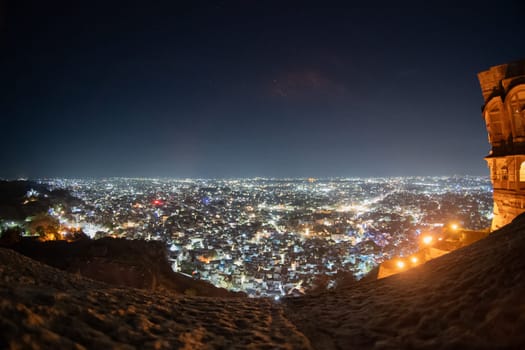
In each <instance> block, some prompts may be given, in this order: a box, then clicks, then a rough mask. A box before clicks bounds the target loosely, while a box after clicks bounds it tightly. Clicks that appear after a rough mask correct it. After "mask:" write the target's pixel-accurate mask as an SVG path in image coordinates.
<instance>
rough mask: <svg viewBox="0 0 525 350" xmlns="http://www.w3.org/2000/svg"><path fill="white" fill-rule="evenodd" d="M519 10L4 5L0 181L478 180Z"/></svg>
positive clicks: (520, 32) (516, 53)
mask: <svg viewBox="0 0 525 350" xmlns="http://www.w3.org/2000/svg"><path fill="white" fill-rule="evenodd" d="M522 2H523V1H515V2H504V1H501V2H492V3H491V4H490V5H488V4H489V2H486V5H484V4H483V3H484V2H483V1H480V2H477V5H476V6H475V7H448V8H447V7H431V6H430V5H428V4H427V2H426V1H419V2H417V4H419V5H418V6H419V7H413V6H408V5H406V6H404V7H400V8H394V7H390V8H387V7H378V8H373V7H357V6H354V7H352V6H349V4H350V3H351V2H350V1H347V2H340V3H336V2H330V1H318V2H309V1H285V0H280V1H263V0H259V1H255V0H252V1H250V0H242V1H241V0H239V1H207V2H206V1H194V0H191V1H190V0H187V1H177V0H173V1H163V2H162V1H130V0H128V1H122V2H120V1H110V0H106V1H81V0H75V1H41V0H39V1H23V0H17V1H8V2H7V3H6V2H4V3H2V5H0V6H1V9H0V11H1V15H0V30H1V32H0V55H1V56H0V62H1V71H0V77H1V79H0V80H1V81H0V89H1V90H0V92H1V97H0V102H1V105H0V117H1V125H2V127H1V138H0V140H1V141H0V160H1V165H0V177H3V178H16V177H19V176H24V177H30V178H38V177H111V176H126V177H142V176H145V177H176V178H180V177H201V178H217V177H228V178H229V177H254V176H264V177H307V176H313V177H332V176H344V177H354V176H400V175H453V174H472V175H488V169H487V167H486V165H485V161H484V160H483V156H485V155H486V154H487V153H488V150H489V144H488V142H487V135H486V130H485V125H484V122H483V119H482V117H481V112H480V107H481V105H482V103H483V101H482V97H481V91H480V88H479V84H478V81H477V73H478V72H479V71H482V70H485V69H488V68H489V67H490V66H493V65H498V64H502V63H506V62H510V61H514V60H518V59H523V58H525V19H524V18H525V7H524V5H521V4H520V3H522ZM153 3H155V4H153ZM365 3H366V2H362V4H365ZM370 3H376V4H377V2H370ZM391 3H397V4H399V3H398V2H391ZM443 3H444V2H440V4H442V5H441V6H444V5H443ZM450 3H451V4H453V3H454V2H450ZM474 3H476V2H474ZM345 4H346V5H345ZM400 6H401V5H400ZM456 6H457V5H456Z"/></svg>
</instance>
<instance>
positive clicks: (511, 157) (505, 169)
mask: <svg viewBox="0 0 525 350" xmlns="http://www.w3.org/2000/svg"><path fill="white" fill-rule="evenodd" d="M478 78H479V82H480V84H481V91H482V93H483V99H484V101H485V103H484V105H483V107H482V113H483V118H484V119H485V124H486V126H487V132H488V136H489V142H490V145H491V146H492V148H491V150H490V153H489V155H488V156H486V157H485V160H486V161H487V163H488V166H489V168H490V179H491V181H492V186H493V187H494V218H493V219H492V230H496V229H498V228H500V227H502V226H505V225H506V224H508V223H510V222H511V221H512V220H513V219H514V218H515V217H516V216H518V215H519V214H521V213H523V212H525V60H522V61H518V62H513V63H508V64H502V65H500V66H495V67H491V68H490V69H489V70H486V71H483V72H481V73H479V74H478Z"/></svg>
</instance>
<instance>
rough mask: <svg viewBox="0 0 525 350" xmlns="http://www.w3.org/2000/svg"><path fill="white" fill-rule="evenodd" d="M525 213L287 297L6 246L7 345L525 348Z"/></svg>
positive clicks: (1, 323) (0, 339) (0, 301)
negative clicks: (210, 292)
mask: <svg viewBox="0 0 525 350" xmlns="http://www.w3.org/2000/svg"><path fill="white" fill-rule="evenodd" d="M524 251H525V216H522V217H519V218H518V219H516V220H515V221H514V222H513V223H512V224H511V225H509V226H507V227H505V228H504V229H502V230H500V231H498V232H495V233H493V234H491V235H490V236H489V237H487V238H486V239H483V240H481V241H478V242H477V243H474V244H472V245H471V246H468V247H465V248H462V249H459V250H457V251H454V252H453V253H450V254H448V255H445V256H443V257H441V258H438V259H435V260H433V261H430V262H428V263H426V264H425V265H422V266H420V267H417V268H415V269H412V270H410V271H407V272H405V273H403V274H399V275H395V276H391V277H388V278H385V279H382V280H377V281H369V282H364V283H357V284H355V285H352V286H348V287H346V288H342V289H340V290H337V291H334V292H324V293H321V294H318V295H312V296H306V297H300V298H292V299H285V300H282V301H280V302H273V301H270V300H266V299H249V298H233V299H232V298H221V297H187V296H183V295H178V294H174V293H172V292H170V291H169V290H166V289H163V290H152V291H151V290H150V291H148V290H143V289H135V288H117V287H115V286H112V285H109V284H105V283H102V282H95V281H93V280H90V279H87V278H85V277H81V276H79V275H78V274H70V273H67V272H64V271H61V270H57V269H54V268H52V267H49V266H47V265H44V264H42V263H39V262H37V261H35V260H32V259H29V258H27V257H24V256H22V255H20V254H18V253H16V252H14V251H12V250H6V249H0V315H1V317H0V347H1V348H12V349H17V348H35V349H37V348H39V349H55V348H77V349H82V348H109V349H111V348H119V349H120V348H122V349H133V348H151V349H171V348H184V349H210V348H227V349H228V348H239V349H241V348H242V349H244V348H254V349H259V348H260V349H262V348H264V349H273V348H277V349H279V348H281V349H308V348H316V349H401V348H403V349H523V348H525V332H523V330H524V329H525V259H523V257H522V254H523V252H524Z"/></svg>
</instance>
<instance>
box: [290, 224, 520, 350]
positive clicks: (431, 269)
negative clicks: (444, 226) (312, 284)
mask: <svg viewBox="0 0 525 350" xmlns="http://www.w3.org/2000/svg"><path fill="white" fill-rule="evenodd" d="M287 311H288V312H287V315H289V317H290V319H291V320H292V321H293V322H294V323H295V324H296V325H297V326H298V328H299V329H300V330H301V331H303V333H304V334H305V335H306V336H308V337H309V338H310V340H311V342H312V345H313V346H314V347H316V348H319V349H338V348H339V349H372V348H373V349H507V348H508V349H525V216H522V217H520V218H518V219H517V220H516V221H515V222H514V223H513V224H512V225H511V226H509V227H506V228H504V229H502V230H500V231H499V232H495V233H493V234H492V235H490V236H489V237H488V238H486V239H484V240H482V241H480V242H478V243H475V244H473V245H471V246H468V247H465V248H463V249H460V250H457V251H455V252H453V253H451V254H448V255H445V256H443V257H441V258H438V259H435V260H433V261H430V262H428V263H427V264H425V265H423V266H421V267H419V268H415V269H413V270H411V271H408V272H406V273H403V274H399V275H395V276H392V277H389V278H386V279H383V280H378V281H373V282H369V283H365V284H358V285H356V286H354V287H348V288H346V289H343V290H339V291H336V292H331V293H329V292H326V293H324V294H322V295H318V296H315V297H314V296H310V297H305V298H301V299H294V300H289V301H288V303H287Z"/></svg>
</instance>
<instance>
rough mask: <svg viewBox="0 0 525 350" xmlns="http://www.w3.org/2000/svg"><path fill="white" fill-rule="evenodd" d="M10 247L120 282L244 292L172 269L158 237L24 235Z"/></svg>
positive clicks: (206, 292)
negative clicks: (71, 239)
mask: <svg viewBox="0 0 525 350" xmlns="http://www.w3.org/2000/svg"><path fill="white" fill-rule="evenodd" d="M0 246H1V244H0ZM7 247H9V248H10V249H13V250H15V251H17V252H19V253H21V254H23V255H25V256H28V257H30V258H32V259H35V260H38V261H40V262H43V263H44V264H46V265H49V266H53V267H56V268H58V269H61V270H64V271H67V272H70V273H75V274H79V275H82V276H85V277H88V278H91V279H94V280H97V281H101V282H106V283H109V284H114V285H118V286H125V287H134V288H141V289H147V290H167V291H169V292H172V293H177V294H184V295H192V296H211V297H244V296H245V294H244V293H235V292H230V291H228V290H226V289H224V288H217V287H215V286H214V285H212V284H211V283H208V282H206V281H202V280H196V279H193V278H191V277H188V276H185V275H183V274H180V273H175V272H173V270H172V269H171V266H170V263H169V261H168V259H167V253H166V249H167V248H166V245H165V244H164V243H163V242H159V241H140V240H127V239H114V238H109V237H108V238H102V239H98V240H91V239H80V240H77V241H74V242H67V241H47V242H40V241H37V240H33V239H21V240H19V241H18V242H16V243H13V244H9V245H7Z"/></svg>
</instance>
